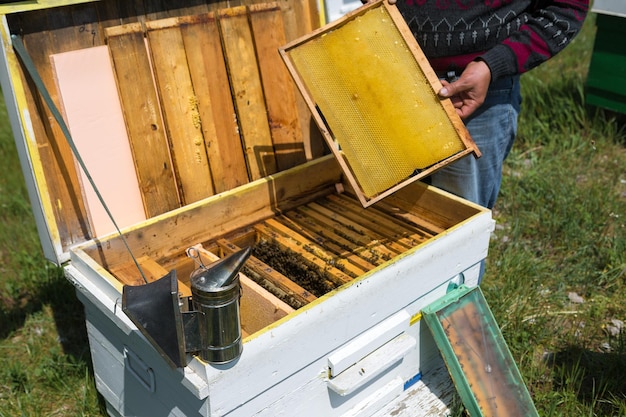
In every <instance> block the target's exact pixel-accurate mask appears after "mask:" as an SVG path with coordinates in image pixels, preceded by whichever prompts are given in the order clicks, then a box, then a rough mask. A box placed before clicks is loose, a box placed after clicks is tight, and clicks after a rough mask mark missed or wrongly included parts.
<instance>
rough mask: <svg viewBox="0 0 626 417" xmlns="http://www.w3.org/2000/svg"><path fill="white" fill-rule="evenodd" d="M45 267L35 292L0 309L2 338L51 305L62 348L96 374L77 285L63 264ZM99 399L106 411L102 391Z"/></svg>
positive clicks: (71, 358)
mask: <svg viewBox="0 0 626 417" xmlns="http://www.w3.org/2000/svg"><path fill="white" fill-rule="evenodd" d="M44 262H45V261H44ZM42 271H43V273H46V272H47V273H48V276H47V279H45V280H43V282H42V283H41V284H40V285H39V286H38V287H37V291H36V292H35V293H31V294H27V295H23V296H22V297H20V301H19V302H18V303H17V304H16V305H15V306H14V307H12V308H11V309H8V310H6V309H4V310H2V311H0V323H2V325H1V326H0V338H6V337H8V335H9V334H11V333H12V332H13V331H15V330H18V329H19V328H21V327H23V326H24V322H25V320H26V318H27V317H28V316H29V315H31V314H33V313H36V312H38V311H40V310H41V309H42V308H43V306H45V305H47V306H50V309H51V311H52V314H53V319H54V323H55V326H56V330H57V333H58V337H59V342H60V344H61V347H62V349H63V352H64V353H65V354H66V355H68V356H69V357H70V361H71V362H72V363H74V364H81V366H84V367H85V369H86V370H87V371H88V372H89V375H90V376H91V377H93V376H94V370H93V365H92V362H91V352H90V349H89V339H88V336H87V328H86V325H85V310H84V307H83V305H82V303H81V302H80V301H79V300H78V298H77V297H76V289H75V288H74V286H73V285H72V284H71V283H70V282H69V281H68V280H67V279H66V278H65V276H64V275H63V270H62V269H61V268H58V267H56V266H54V265H49V269H47V271H46V270H45V269H44V268H42ZM98 402H99V408H100V411H101V412H102V415H106V405H105V401H104V399H103V398H102V396H101V395H100V394H99V393H98Z"/></svg>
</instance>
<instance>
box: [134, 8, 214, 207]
mask: <svg viewBox="0 0 626 417" xmlns="http://www.w3.org/2000/svg"><path fill="white" fill-rule="evenodd" d="M146 29H147V38H148V41H149V45H150V52H151V57H152V65H153V68H154V74H155V76H156V84H157V88H158V93H159V98H160V103H161V108H162V110H163V117H164V121H165V126H166V129H167V133H168V139H169V143H170V147H171V150H172V161H173V166H174V172H175V174H176V180H177V183H178V189H179V193H180V198H181V202H182V204H183V205H186V204H189V203H193V202H194V201H198V200H201V199H203V198H205V197H208V196H210V195H213V194H214V190H213V183H212V181H211V175H210V170H209V162H208V159H207V155H206V150H205V146H204V137H203V136H202V129H201V125H202V121H201V119H200V113H199V111H198V97H197V96H196V93H195V91H194V89H193V85H192V83H191V75H190V74H189V68H188V66H187V56H186V54H185V48H184V45H183V37H182V34H181V32H180V29H179V28H178V27H177V21H176V20H175V19H166V20H160V21H157V22H148V23H146Z"/></svg>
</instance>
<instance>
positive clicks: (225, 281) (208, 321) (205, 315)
mask: <svg viewBox="0 0 626 417" xmlns="http://www.w3.org/2000/svg"><path fill="white" fill-rule="evenodd" d="M190 250H192V249H190ZM246 257H247V256H246ZM198 259H199V256H198ZM225 260H228V258H225ZM235 261H236V260H235ZM220 262H221V261H217V262H216V264H217V263H220ZM214 265H215V264H214ZM233 266H235V265H231V266H226V267H221V268H219V267H215V266H213V267H212V266H211V265H209V267H208V268H207V267H205V266H204V264H202V263H201V262H200V267H199V268H198V269H196V270H195V271H193V273H192V274H191V294H192V297H191V300H192V306H193V310H194V313H196V314H197V315H198V331H199V334H200V346H201V350H200V354H201V357H202V359H203V360H205V361H207V362H210V363H215V364H222V363H227V362H230V361H232V360H234V359H236V358H238V357H239V355H241V351H242V348H243V345H242V338H241V320H240V315H239V298H240V297H241V285H240V283H239V272H238V268H237V269H234V268H233Z"/></svg>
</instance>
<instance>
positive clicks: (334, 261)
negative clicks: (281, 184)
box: [265, 219, 364, 277]
mask: <svg viewBox="0 0 626 417" xmlns="http://www.w3.org/2000/svg"><path fill="white" fill-rule="evenodd" d="M265 224H266V225H268V226H269V227H270V228H272V229H274V230H276V231H277V232H279V233H282V234H283V235H285V236H289V237H290V238H291V239H294V240H295V241H296V242H298V244H299V245H300V246H302V247H303V248H306V250H307V251H309V252H311V253H313V254H315V255H317V256H318V257H320V258H321V259H326V260H328V262H329V263H330V264H331V265H333V266H334V267H335V268H337V269H339V270H340V271H343V272H345V273H346V274H348V275H350V276H352V277H358V276H359V275H361V274H363V272H364V270H363V269H361V268H359V267H358V266H356V265H355V264H353V263H351V262H348V260H347V259H346V258H345V257H340V256H338V255H337V254H336V253H335V252H333V251H329V250H328V248H327V247H326V246H325V245H323V244H320V242H319V241H316V240H311V239H309V238H307V237H305V236H303V235H302V234H300V233H299V232H298V231H296V230H294V229H293V228H290V227H288V226H287V225H285V224H283V223H282V222H280V221H278V219H267V220H265ZM352 256H354V255H352Z"/></svg>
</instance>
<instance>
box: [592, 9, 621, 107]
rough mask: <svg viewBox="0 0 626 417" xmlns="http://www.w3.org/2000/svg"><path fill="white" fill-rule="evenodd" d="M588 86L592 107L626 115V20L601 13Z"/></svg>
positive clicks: (598, 16) (597, 21)
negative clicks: (625, 40)
mask: <svg viewBox="0 0 626 417" xmlns="http://www.w3.org/2000/svg"><path fill="white" fill-rule="evenodd" d="M596 26H597V32H596V39H595V43H594V47H593V54H592V56H591V63H590V65H589V73H588V75H587V83H586V101H587V103H588V104H591V105H594V106H598V107H602V108H605V109H609V110H613V111H616V112H619V113H626V43H625V42H624V39H625V38H626V18H623V17H617V16H610V15H604V14H598V15H597V18H596Z"/></svg>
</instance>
